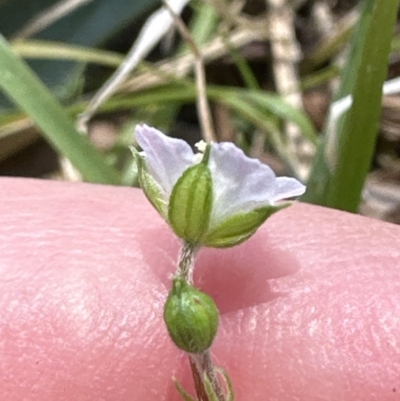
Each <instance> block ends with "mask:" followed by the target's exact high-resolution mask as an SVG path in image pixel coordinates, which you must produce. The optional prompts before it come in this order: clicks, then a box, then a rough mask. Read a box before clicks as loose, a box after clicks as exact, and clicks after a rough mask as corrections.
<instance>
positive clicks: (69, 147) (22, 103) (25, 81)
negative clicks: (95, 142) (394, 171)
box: [0, 36, 120, 184]
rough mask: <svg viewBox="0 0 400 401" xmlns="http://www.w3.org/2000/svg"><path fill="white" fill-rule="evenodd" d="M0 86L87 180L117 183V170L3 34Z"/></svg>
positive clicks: (0, 47) (0, 39)
mask: <svg viewBox="0 0 400 401" xmlns="http://www.w3.org/2000/svg"><path fill="white" fill-rule="evenodd" d="M0 88H1V89H3V90H4V92H5V93H6V95H8V96H9V97H10V99H11V100H13V101H14V102H15V104H16V105H18V106H19V107H20V108H22V109H23V110H25V112H26V113H27V114H28V115H29V116H30V118H31V119H32V120H33V121H34V122H35V123H36V125H37V126H38V127H39V128H40V129H41V130H42V132H43V135H44V136H45V138H46V139H47V140H48V141H49V143H50V144H51V145H52V146H53V147H54V148H55V149H56V150H57V151H58V152H60V153H62V154H63V155H64V156H65V157H67V158H68V159H69V160H70V161H71V163H72V164H73V165H74V166H75V167H76V169H77V170H78V171H79V172H80V173H81V174H82V176H83V178H84V179H85V180H88V181H91V182H97V183H104V184H118V183H119V182H120V179H119V177H118V173H117V172H116V171H115V170H114V169H113V168H112V167H111V166H109V165H107V164H106V163H105V161H104V158H103V157H102V155H101V154H100V153H99V152H98V151H97V150H96V149H95V148H94V147H93V146H92V145H91V144H90V142H89V141H88V140H87V139H86V137H84V136H82V135H80V134H79V133H78V132H77V131H76V129H75V127H74V125H73V123H72V121H71V120H70V119H69V118H68V116H67V114H66V112H65V111H64V109H63V108H62V106H61V105H60V104H59V103H58V101H57V100H56V99H55V98H54V97H53V95H52V94H51V93H50V92H49V90H48V89H47V88H46V87H45V86H44V85H43V84H42V83H41V82H40V81H39V79H38V78H37V77H36V76H35V74H34V73H33V72H32V71H31V70H30V68H29V67H28V66H27V65H26V64H25V63H24V62H23V61H22V60H21V59H20V58H18V57H17V56H16V55H15V54H14V53H13V52H12V50H11V48H10V46H9V44H8V43H7V41H6V40H5V39H4V38H3V37H2V36H0Z"/></svg>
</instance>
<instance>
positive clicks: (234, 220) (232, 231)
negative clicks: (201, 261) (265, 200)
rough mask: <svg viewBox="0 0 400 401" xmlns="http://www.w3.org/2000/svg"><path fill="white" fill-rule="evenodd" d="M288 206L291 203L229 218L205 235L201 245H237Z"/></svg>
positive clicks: (218, 246)
mask: <svg viewBox="0 0 400 401" xmlns="http://www.w3.org/2000/svg"><path fill="white" fill-rule="evenodd" d="M290 205H291V203H284V204H282V205H278V206H266V207H263V208H260V209H256V210H253V211H251V212H246V213H238V214H236V215H234V216H232V217H229V218H228V219H227V220H225V221H223V222H222V223H220V224H219V225H218V226H217V227H215V228H214V229H212V230H210V231H209V232H208V233H207V236H206V237H205V238H204V240H203V245H204V246H209V247H213V248H227V247H230V246H234V245H238V244H240V243H242V242H244V241H246V240H247V239H248V238H250V237H251V236H252V235H253V234H254V233H255V232H256V231H257V229H258V228H259V227H260V226H261V224H263V223H264V222H265V220H267V219H268V217H270V216H271V215H272V214H274V213H276V212H278V211H279V210H282V209H284V208H286V207H288V206H290Z"/></svg>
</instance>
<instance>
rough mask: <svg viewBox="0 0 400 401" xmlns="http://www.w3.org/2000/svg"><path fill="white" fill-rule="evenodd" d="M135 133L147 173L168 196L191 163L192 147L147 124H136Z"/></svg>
mask: <svg viewBox="0 0 400 401" xmlns="http://www.w3.org/2000/svg"><path fill="white" fill-rule="evenodd" d="M135 134H136V140H137V143H138V144H139V146H140V147H141V148H142V149H143V152H144V159H145V163H146V167H147V170H148V172H149V174H151V175H152V176H153V178H154V179H155V181H157V183H158V184H159V185H160V186H161V187H162V189H163V190H164V191H165V193H166V196H168V197H169V195H170V194H171V192H172V188H173V187H174V185H175V184H176V182H177V181H178V178H179V177H180V176H181V175H182V173H183V172H184V171H185V170H186V169H187V168H188V167H190V166H191V165H192V164H193V156H194V155H193V151H192V149H191V148H190V146H189V145H188V144H187V143H186V142H185V141H183V140H181V139H176V138H170V137H168V136H167V135H164V134H163V133H162V132H161V131H159V130H157V129H155V128H152V127H149V126H147V125H138V126H137V127H136V130H135Z"/></svg>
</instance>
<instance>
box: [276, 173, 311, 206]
mask: <svg viewBox="0 0 400 401" xmlns="http://www.w3.org/2000/svg"><path fill="white" fill-rule="evenodd" d="M304 192H306V187H305V185H303V184H302V183H301V182H299V181H297V180H296V179H295V178H290V177H278V178H277V179H276V181H275V185H274V195H273V200H274V201H278V200H281V199H287V198H292V197H293V196H300V195H303V194H304Z"/></svg>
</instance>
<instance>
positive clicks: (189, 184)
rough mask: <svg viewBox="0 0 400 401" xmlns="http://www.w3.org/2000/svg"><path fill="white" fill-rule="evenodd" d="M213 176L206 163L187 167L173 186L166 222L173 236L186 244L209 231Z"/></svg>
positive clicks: (196, 241) (195, 240)
mask: <svg viewBox="0 0 400 401" xmlns="http://www.w3.org/2000/svg"><path fill="white" fill-rule="evenodd" d="M212 198H213V193H212V177H211V172H210V170H209V168H208V167H207V166H206V165H205V164H202V163H200V164H196V165H194V166H192V167H190V168H188V169H187V170H186V171H185V172H184V173H183V174H182V176H181V177H180V178H179V180H178V181H177V183H176V184H175V186H174V188H173V190H172V193H171V196H170V200H169V211H168V220H169V223H170V225H171V227H172V228H173V230H174V232H175V234H176V235H177V236H178V237H180V238H182V239H184V240H185V241H187V242H189V243H194V244H196V243H200V242H201V240H202V237H203V236H204V234H205V233H206V232H207V230H208V226H209V222H210V216H211V208H212V202H213V199H212Z"/></svg>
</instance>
